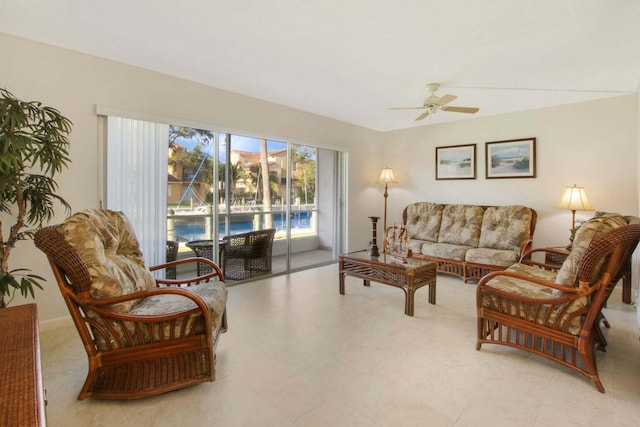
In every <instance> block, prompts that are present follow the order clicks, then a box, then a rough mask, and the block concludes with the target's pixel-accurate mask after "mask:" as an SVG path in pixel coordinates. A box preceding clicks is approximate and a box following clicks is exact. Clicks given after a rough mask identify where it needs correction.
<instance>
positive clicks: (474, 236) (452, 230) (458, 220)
mask: <svg viewBox="0 0 640 427" xmlns="http://www.w3.org/2000/svg"><path fill="white" fill-rule="evenodd" d="M483 214H484V209H483V208H482V207H481V206H470V205H447V206H445V207H444V209H442V223H441V224H440V234H439V236H438V242H439V243H451V244H454V245H464V246H471V247H474V248H475V247H478V241H479V239H480V226H481V225H482V218H483Z"/></svg>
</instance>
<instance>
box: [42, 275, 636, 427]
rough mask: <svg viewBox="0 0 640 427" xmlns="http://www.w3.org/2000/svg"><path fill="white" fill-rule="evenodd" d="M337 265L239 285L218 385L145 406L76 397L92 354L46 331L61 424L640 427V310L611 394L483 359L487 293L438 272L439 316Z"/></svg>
mask: <svg viewBox="0 0 640 427" xmlns="http://www.w3.org/2000/svg"><path fill="white" fill-rule="evenodd" d="M346 287H347V289H346V290H347V294H346V295H344V296H341V295H339V294H338V274H337V265H335V264H334V265H329V266H325V267H320V268H316V269H311V270H306V271H302V272H298V273H294V274H291V275H284V276H278V277H273V278H269V279H265V280H261V281H257V282H252V283H246V284H242V285H236V286H230V287H229V302H228V313H229V326H230V330H229V332H228V333H226V334H224V335H223V336H222V337H221V340H220V344H219V347H218V352H217V379H216V381H215V382H213V383H205V384H200V385H196V386H193V387H190V388H186V389H183V390H180V391H176V392H172V393H168V394H165V395H161V396H157V397H153V398H147V399H141V400H135V401H101V400H93V399H86V400H83V401H78V400H76V396H77V393H78V390H79V389H80V387H81V385H82V383H83V381H84V378H85V375H86V356H85V353H84V350H83V348H82V345H81V342H80V339H79V338H78V336H77V333H76V332H75V329H74V328H73V327H72V326H71V327H64V328H60V329H55V330H51V331H44V332H42V333H41V352H42V362H43V363H42V364H43V366H42V367H43V371H44V382H45V386H46V388H47V394H48V400H49V404H48V406H47V420H48V423H49V425H50V426H54V427H55V426H64V427H73V426H83V427H85V426H134V425H135V426H138V427H143V426H513V425H518V426H601V425H610V426H637V425H639V423H640V341H639V340H638V337H639V331H638V327H637V324H636V320H635V307H634V306H630V305H625V304H622V303H621V302H620V291H619V288H618V289H617V290H616V291H615V292H614V294H613V295H612V298H611V300H610V302H609V307H608V308H607V309H606V316H607V318H608V319H609V321H610V322H611V325H612V327H611V329H609V330H606V332H605V334H606V337H607V340H608V342H609V347H608V351H607V352H606V353H598V366H599V369H600V371H601V379H602V382H603V384H604V387H605V388H606V393H605V394H600V393H598V391H597V390H596V389H595V387H594V386H593V385H592V384H591V382H590V381H588V380H587V379H586V378H584V377H582V376H580V375H578V374H576V373H574V372H573V371H570V370H569V369H567V368H564V367H562V366H560V365H558V364H555V363H552V362H548V361H544V360H542V359H540V358H538V357H535V356H532V355H529V354H526V353H524V352H520V351H517V350H512V349H508V348H502V347H499V346H491V345H485V346H484V347H483V348H482V350H481V351H476V350H475V328H476V323H475V302H474V301H475V286H474V285H472V284H464V283H462V281H460V280H458V279H456V278H452V277H448V276H443V275H440V276H439V277H438V290H437V293H438V295H437V298H438V301H437V305H435V306H432V305H430V304H428V303H427V302H426V300H427V289H426V288H423V289H421V290H419V291H418V292H417V293H416V297H417V298H416V307H415V316H414V317H408V316H405V315H404V314H403V303H404V302H403V298H404V297H403V293H402V291H401V290H399V289H395V288H391V287H388V286H384V285H380V284H376V283H372V286H371V288H365V287H363V286H362V282H361V281H360V280H357V279H354V278H347V282H346Z"/></svg>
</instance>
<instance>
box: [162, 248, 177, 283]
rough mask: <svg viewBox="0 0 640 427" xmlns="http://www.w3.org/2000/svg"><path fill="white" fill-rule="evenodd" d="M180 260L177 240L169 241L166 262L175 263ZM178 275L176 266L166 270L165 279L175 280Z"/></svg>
mask: <svg viewBox="0 0 640 427" xmlns="http://www.w3.org/2000/svg"><path fill="white" fill-rule="evenodd" d="M177 259H178V242H176V241H175V240H167V259H166V262H171V261H175V260H177ZM176 274H177V268H176V266H175V265H174V266H172V267H167V268H166V269H165V273H164V275H165V277H166V278H167V279H175V278H176Z"/></svg>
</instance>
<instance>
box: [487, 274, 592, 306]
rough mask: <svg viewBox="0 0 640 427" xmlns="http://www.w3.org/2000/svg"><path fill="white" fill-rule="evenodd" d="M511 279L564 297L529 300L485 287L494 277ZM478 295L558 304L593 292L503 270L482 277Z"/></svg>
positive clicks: (589, 289) (590, 289)
mask: <svg viewBox="0 0 640 427" xmlns="http://www.w3.org/2000/svg"><path fill="white" fill-rule="evenodd" d="M500 276H503V277H512V278H514V279H519V280H524V281H527V282H530V283H535V284H537V285H540V286H544V287H547V288H552V289H556V290H558V291H561V292H563V293H565V294H564V295H560V296H558V297H553V298H542V299H538V298H530V297H525V296H521V295H513V294H511V293H510V292H505V291H502V290H500V289H497V288H494V287H492V286H489V285H487V282H488V281H489V280H491V279H493V278H496V277H500ZM477 286H478V288H477V291H478V295H479V294H480V293H481V292H490V293H496V294H500V295H503V296H507V295H511V296H512V298H513V299H522V301H527V302H536V301H539V302H542V301H545V302H558V301H563V300H567V301H568V300H572V299H576V298H580V297H582V296H584V295H588V294H590V293H591V292H593V288H583V287H579V286H578V287H573V286H565V285H559V284H557V283H555V282H550V281H548V280H543V279H539V278H537V277H533V276H526V275H524V274H519V273H514V272H511V271H507V270H503V271H494V272H493V273H489V274H487V275H486V276H484V277H483V278H482V279H480V281H479V282H478V285H477Z"/></svg>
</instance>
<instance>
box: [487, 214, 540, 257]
mask: <svg viewBox="0 0 640 427" xmlns="http://www.w3.org/2000/svg"><path fill="white" fill-rule="evenodd" d="M530 235H531V209H529V208H527V207H525V206H492V207H488V208H487V209H485V211H484V216H483V218H482V226H481V228H480V243H479V244H478V246H479V247H481V248H491V249H505V250H513V251H517V250H519V249H520V245H521V244H522V242H524V241H525V240H526V239H528V238H529V237H530Z"/></svg>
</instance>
